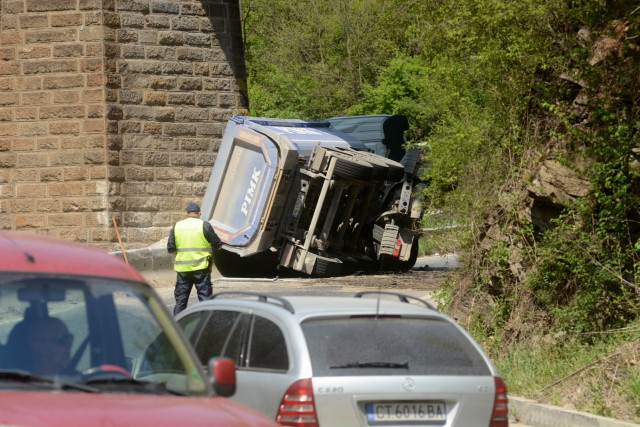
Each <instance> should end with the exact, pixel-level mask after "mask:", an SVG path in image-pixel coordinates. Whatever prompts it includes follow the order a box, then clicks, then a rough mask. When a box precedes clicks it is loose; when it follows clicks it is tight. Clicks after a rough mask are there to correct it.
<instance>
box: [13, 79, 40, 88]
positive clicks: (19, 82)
mask: <svg viewBox="0 0 640 427" xmlns="http://www.w3.org/2000/svg"><path fill="white" fill-rule="evenodd" d="M40 89H42V77H40V76H29V77H16V84H15V90H16V91H28V90H40Z"/></svg>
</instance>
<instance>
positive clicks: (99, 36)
mask: <svg viewBox="0 0 640 427" xmlns="http://www.w3.org/2000/svg"><path fill="white" fill-rule="evenodd" d="M80 28H81V30H80V41H83V42H96V41H100V40H106V39H107V32H108V29H105V28H104V27H99V26H91V27H80Z"/></svg>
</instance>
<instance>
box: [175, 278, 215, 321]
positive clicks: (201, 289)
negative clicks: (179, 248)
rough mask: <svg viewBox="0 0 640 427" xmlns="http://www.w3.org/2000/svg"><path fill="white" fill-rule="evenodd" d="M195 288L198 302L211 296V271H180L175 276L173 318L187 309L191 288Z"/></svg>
mask: <svg viewBox="0 0 640 427" xmlns="http://www.w3.org/2000/svg"><path fill="white" fill-rule="evenodd" d="M193 286H195V287H196V291H197V292H198V301H204V300H206V299H208V298H209V297H210V296H211V293H212V286H211V270H209V269H208V268H206V269H204V270H196V271H180V272H178V275H177V276H176V288H175V290H174V291H173V294H174V296H175V298H176V305H175V307H174V308H173V314H174V316H175V315H176V314H178V313H180V312H181V311H182V310H184V309H185V308H187V302H188V301H189V295H190V294H191V288H192V287H193Z"/></svg>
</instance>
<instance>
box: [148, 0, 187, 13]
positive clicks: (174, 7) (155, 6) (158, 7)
mask: <svg viewBox="0 0 640 427" xmlns="http://www.w3.org/2000/svg"><path fill="white" fill-rule="evenodd" d="M151 12H152V13H165V14H178V13H180V5H179V4H178V3H174V2H171V1H152V2H151Z"/></svg>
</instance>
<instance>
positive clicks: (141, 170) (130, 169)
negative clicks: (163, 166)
mask: <svg viewBox="0 0 640 427" xmlns="http://www.w3.org/2000/svg"><path fill="white" fill-rule="evenodd" d="M125 177H126V179H127V180H128V181H153V178H154V174H153V168H148V167H140V166H127V167H125Z"/></svg>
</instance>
